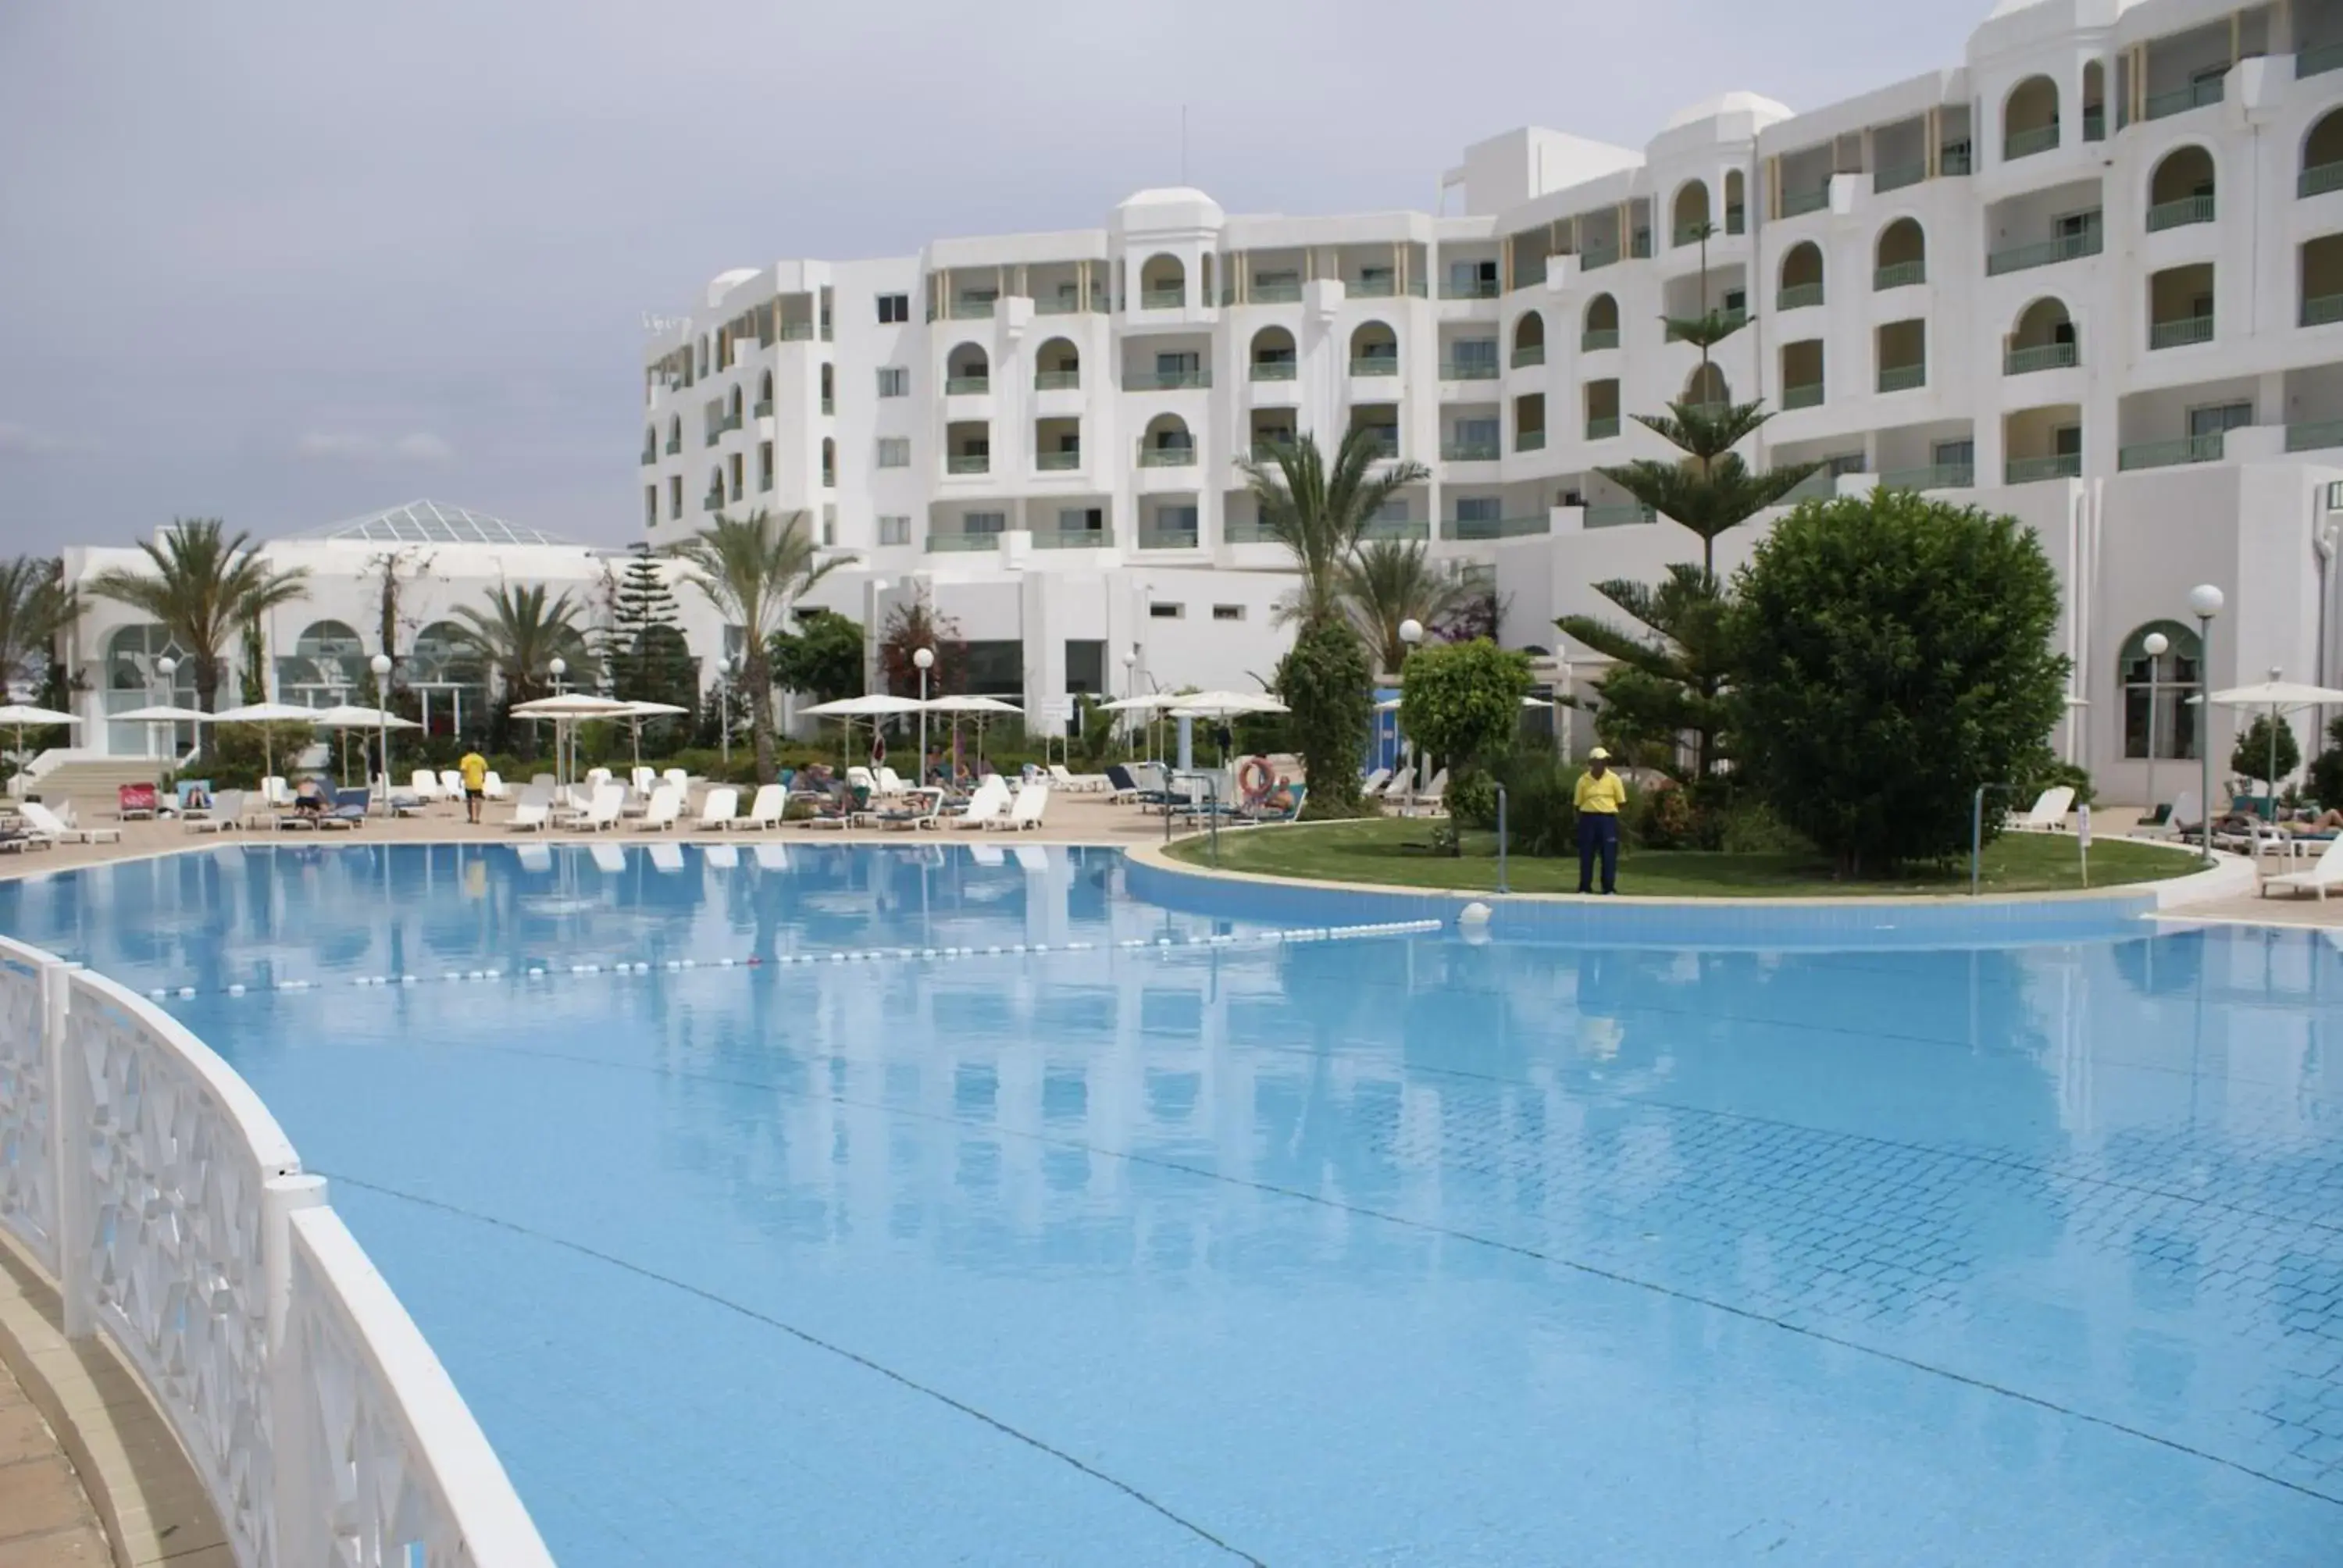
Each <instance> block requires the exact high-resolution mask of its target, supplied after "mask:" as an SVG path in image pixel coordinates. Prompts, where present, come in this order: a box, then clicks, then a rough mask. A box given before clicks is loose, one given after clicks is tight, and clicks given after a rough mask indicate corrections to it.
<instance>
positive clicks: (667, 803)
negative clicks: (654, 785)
mask: <svg viewBox="0 0 2343 1568" xmlns="http://www.w3.org/2000/svg"><path fill="white" fill-rule="evenodd" d="M682 815H683V791H682V790H680V789H677V788H676V787H675V786H674V785H672V784H662V785H660V786H659V788H658V789H654V790H652V791H651V799H650V804H649V805H648V806H646V807H644V808H643V819H642V820H641V821H639V822H638V823H636V824H635V826H636V828H637V829H639V830H641V831H643V832H646V833H664V832H666V831H667V830H668V829H669V828H672V827H674V826H675V825H676V822H677V820H678V819H679V818H681V817H682Z"/></svg>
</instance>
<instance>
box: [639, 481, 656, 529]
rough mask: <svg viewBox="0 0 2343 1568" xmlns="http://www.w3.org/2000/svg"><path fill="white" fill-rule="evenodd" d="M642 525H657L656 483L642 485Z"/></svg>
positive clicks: (654, 526)
mask: <svg viewBox="0 0 2343 1568" xmlns="http://www.w3.org/2000/svg"><path fill="white" fill-rule="evenodd" d="M643 526H644V527H645V528H656V527H658V526H659V487H658V486H657V485H645V486H644V487H643Z"/></svg>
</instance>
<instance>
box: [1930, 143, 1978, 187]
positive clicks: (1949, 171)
mask: <svg viewBox="0 0 2343 1568" xmlns="http://www.w3.org/2000/svg"><path fill="white" fill-rule="evenodd" d="M1972 161H1973V160H1972V158H1971V156H1970V153H1969V145H1968V143H1966V142H1947V143H1946V144H1945V145H1944V146H1941V147H1938V148H1937V149H1936V173H1937V174H1938V175H1940V176H1944V177H1946V178H1947V179H1951V178H1957V177H1958V176H1962V175H1965V174H1967V173H1968V172H1969V166H1970V164H1971V163H1972Z"/></svg>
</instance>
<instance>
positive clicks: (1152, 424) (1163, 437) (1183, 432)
mask: <svg viewBox="0 0 2343 1568" xmlns="http://www.w3.org/2000/svg"><path fill="white" fill-rule="evenodd" d="M1145 443H1146V448H1147V450H1148V451H1150V452H1193V451H1194V450H1195V449H1196V437H1194V436H1193V435H1192V434H1191V433H1190V432H1189V429H1188V421H1186V420H1185V419H1182V417H1180V416H1179V415H1177V414H1158V415H1157V416H1155V417H1154V418H1152V419H1151V420H1149V421H1148V422H1147V435H1146V437H1145Z"/></svg>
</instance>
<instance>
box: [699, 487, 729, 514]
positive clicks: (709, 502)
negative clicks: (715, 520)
mask: <svg viewBox="0 0 2343 1568" xmlns="http://www.w3.org/2000/svg"><path fill="white" fill-rule="evenodd" d="M699 509H700V510H701V511H703V512H720V511H722V510H723V509H724V492H723V490H722V489H721V488H720V487H719V488H718V489H713V490H710V491H709V492H708V493H707V494H706V495H704V496H702V497H700V498H699Z"/></svg>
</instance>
